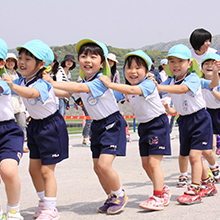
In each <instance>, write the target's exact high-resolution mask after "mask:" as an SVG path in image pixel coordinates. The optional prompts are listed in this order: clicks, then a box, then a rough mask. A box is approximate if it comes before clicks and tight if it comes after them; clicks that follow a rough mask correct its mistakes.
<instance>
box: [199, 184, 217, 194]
mask: <svg viewBox="0 0 220 220" xmlns="http://www.w3.org/2000/svg"><path fill="white" fill-rule="evenodd" d="M217 193H218V190H217V189H216V187H215V184H214V182H211V181H210V182H209V183H208V184H207V183H206V182H205V181H202V183H201V187H200V191H199V195H200V196H201V197H206V196H214V195H215V194H217Z"/></svg>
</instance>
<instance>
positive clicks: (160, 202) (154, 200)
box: [139, 196, 164, 211]
mask: <svg viewBox="0 0 220 220" xmlns="http://www.w3.org/2000/svg"><path fill="white" fill-rule="evenodd" d="M139 207H140V208H143V209H149V210H155V211H161V210H164V198H159V197H157V196H150V197H149V199H148V200H147V201H145V202H142V203H140V204H139Z"/></svg>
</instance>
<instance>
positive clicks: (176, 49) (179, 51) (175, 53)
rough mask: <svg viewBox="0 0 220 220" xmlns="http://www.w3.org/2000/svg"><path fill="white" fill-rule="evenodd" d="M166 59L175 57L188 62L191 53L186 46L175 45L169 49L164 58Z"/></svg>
mask: <svg viewBox="0 0 220 220" xmlns="http://www.w3.org/2000/svg"><path fill="white" fill-rule="evenodd" d="M168 57H177V58H180V59H183V60H188V59H190V58H192V53H191V51H190V49H189V48H188V47H187V46H185V45H183V44H177V45H175V46H173V47H171V48H170V50H169V52H168V55H167V56H166V58H168Z"/></svg>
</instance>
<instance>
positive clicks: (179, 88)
mask: <svg viewBox="0 0 220 220" xmlns="http://www.w3.org/2000/svg"><path fill="white" fill-rule="evenodd" d="M157 89H158V91H159V93H161V92H167V93H174V94H182V93H186V92H188V91H189V90H190V89H189V88H188V86H186V85H184V84H181V85H161V84H157Z"/></svg>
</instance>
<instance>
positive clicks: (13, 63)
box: [6, 58, 15, 70]
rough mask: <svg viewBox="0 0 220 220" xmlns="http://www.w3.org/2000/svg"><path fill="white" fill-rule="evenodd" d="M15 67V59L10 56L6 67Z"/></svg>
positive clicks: (11, 68) (10, 68)
mask: <svg viewBox="0 0 220 220" xmlns="http://www.w3.org/2000/svg"><path fill="white" fill-rule="evenodd" d="M14 67H15V60H14V59H12V58H8V59H7V60H6V68H7V69H9V70H13V69H14Z"/></svg>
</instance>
